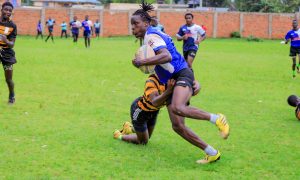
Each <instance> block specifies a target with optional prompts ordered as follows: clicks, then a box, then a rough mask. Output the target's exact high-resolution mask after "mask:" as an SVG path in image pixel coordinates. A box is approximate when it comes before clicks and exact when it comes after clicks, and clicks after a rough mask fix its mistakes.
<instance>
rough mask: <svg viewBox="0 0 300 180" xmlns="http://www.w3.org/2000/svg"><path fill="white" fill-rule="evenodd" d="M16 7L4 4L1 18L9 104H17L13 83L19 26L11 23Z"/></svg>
mask: <svg viewBox="0 0 300 180" xmlns="http://www.w3.org/2000/svg"><path fill="white" fill-rule="evenodd" d="M13 9H14V7H13V5H12V4H11V3H10V2H8V1H7V2H4V3H3V4H2V9H1V17H0V49H1V51H0V63H2V65H3V69H4V76H5V80H6V84H7V86H8V90H9V96H8V103H9V104H13V103H15V91H14V87H15V85H14V82H13V79H12V78H13V65H14V64H15V63H17V61H16V57H15V51H14V50H13V47H14V45H15V40H16V37H17V26H16V25H15V23H14V22H13V21H11V19H10V18H11V16H12V11H13Z"/></svg>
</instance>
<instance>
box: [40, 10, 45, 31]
mask: <svg viewBox="0 0 300 180" xmlns="http://www.w3.org/2000/svg"><path fill="white" fill-rule="evenodd" d="M45 14H46V12H45V7H42V9H41V24H42V32H44V30H45V23H46V21H45Z"/></svg>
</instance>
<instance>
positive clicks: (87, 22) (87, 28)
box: [82, 15, 93, 48]
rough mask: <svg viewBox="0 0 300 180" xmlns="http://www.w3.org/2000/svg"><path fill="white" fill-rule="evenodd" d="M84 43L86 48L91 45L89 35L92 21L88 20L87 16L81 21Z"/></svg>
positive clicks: (91, 32) (91, 29)
mask: <svg viewBox="0 0 300 180" xmlns="http://www.w3.org/2000/svg"><path fill="white" fill-rule="evenodd" d="M82 27H83V36H84V44H85V47H86V48H89V47H90V45H91V35H92V34H93V23H92V21H90V20H89V16H88V15H86V16H85V20H84V21H82Z"/></svg>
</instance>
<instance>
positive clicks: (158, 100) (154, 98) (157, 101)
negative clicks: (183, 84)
mask: <svg viewBox="0 0 300 180" xmlns="http://www.w3.org/2000/svg"><path fill="white" fill-rule="evenodd" d="M174 85H175V80H174V79H170V80H168V83H167V89H166V91H165V92H163V93H162V94H161V95H159V94H158V92H157V91H155V92H153V93H151V94H150V95H149V99H150V101H151V103H152V104H153V106H155V107H159V106H162V105H163V104H164V103H165V101H166V100H167V98H168V97H169V96H170V95H171V94H172V92H173V88H174Z"/></svg>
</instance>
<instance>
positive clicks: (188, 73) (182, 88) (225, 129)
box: [131, 2, 229, 164]
mask: <svg viewBox="0 0 300 180" xmlns="http://www.w3.org/2000/svg"><path fill="white" fill-rule="evenodd" d="M153 9H154V7H153V6H152V5H150V4H147V3H144V2H142V5H141V9H139V10H137V11H135V12H134V13H133V15H132V17H131V25H132V32H133V35H134V36H135V37H136V38H139V39H143V40H144V41H143V42H144V44H147V45H149V46H151V47H152V49H153V50H154V52H155V54H156V55H155V56H153V57H150V58H146V59H140V58H139V57H138V56H136V57H135V59H133V60H132V63H133V65H134V66H135V67H140V66H143V65H156V67H155V74H156V75H157V77H158V78H159V80H160V81H161V82H162V83H164V84H166V83H167V81H168V80H169V79H174V80H175V81H176V83H175V86H174V90H173V93H172V96H171V97H170V98H169V99H168V100H167V109H168V112H169V117H170V120H171V122H172V127H173V130H174V131H175V132H176V133H178V134H179V135H180V136H182V137H183V138H184V139H185V140H187V141H188V142H190V143H191V144H193V145H195V146H197V147H199V148H200V149H202V150H204V151H205V153H206V157H205V158H204V159H201V160H198V161H197V163H200V164H206V163H210V162H214V161H217V160H218V159H220V156H221V154H220V152H219V151H217V150H216V149H214V148H213V147H212V146H210V145H208V144H206V143H205V142H204V141H203V140H201V139H200V138H199V137H198V136H197V135H196V134H195V133H194V132H193V131H192V130H190V129H189V128H188V127H186V126H185V123H184V119H185V117H188V118H193V119H197V120H208V121H210V122H212V123H213V124H215V125H216V126H217V127H218V128H219V130H220V131H221V135H222V137H223V138H224V139H226V138H227V137H228V135H229V124H228V123H227V121H226V118H225V116H224V115H222V114H212V113H208V112H205V111H202V110H200V109H198V108H195V107H191V106H189V105H188V104H189V100H190V98H191V97H192V95H193V81H194V74H193V72H192V70H191V69H190V68H188V65H187V63H186V61H185V59H184V57H182V55H181V54H180V53H179V52H178V51H177V50H176V47H175V45H174V43H173V41H172V38H171V37H170V36H168V35H167V34H165V33H163V32H161V31H158V30H156V29H153V28H152V27H151V26H150V21H151V17H150V16H149V14H148V12H149V11H152V10H153Z"/></svg>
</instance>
